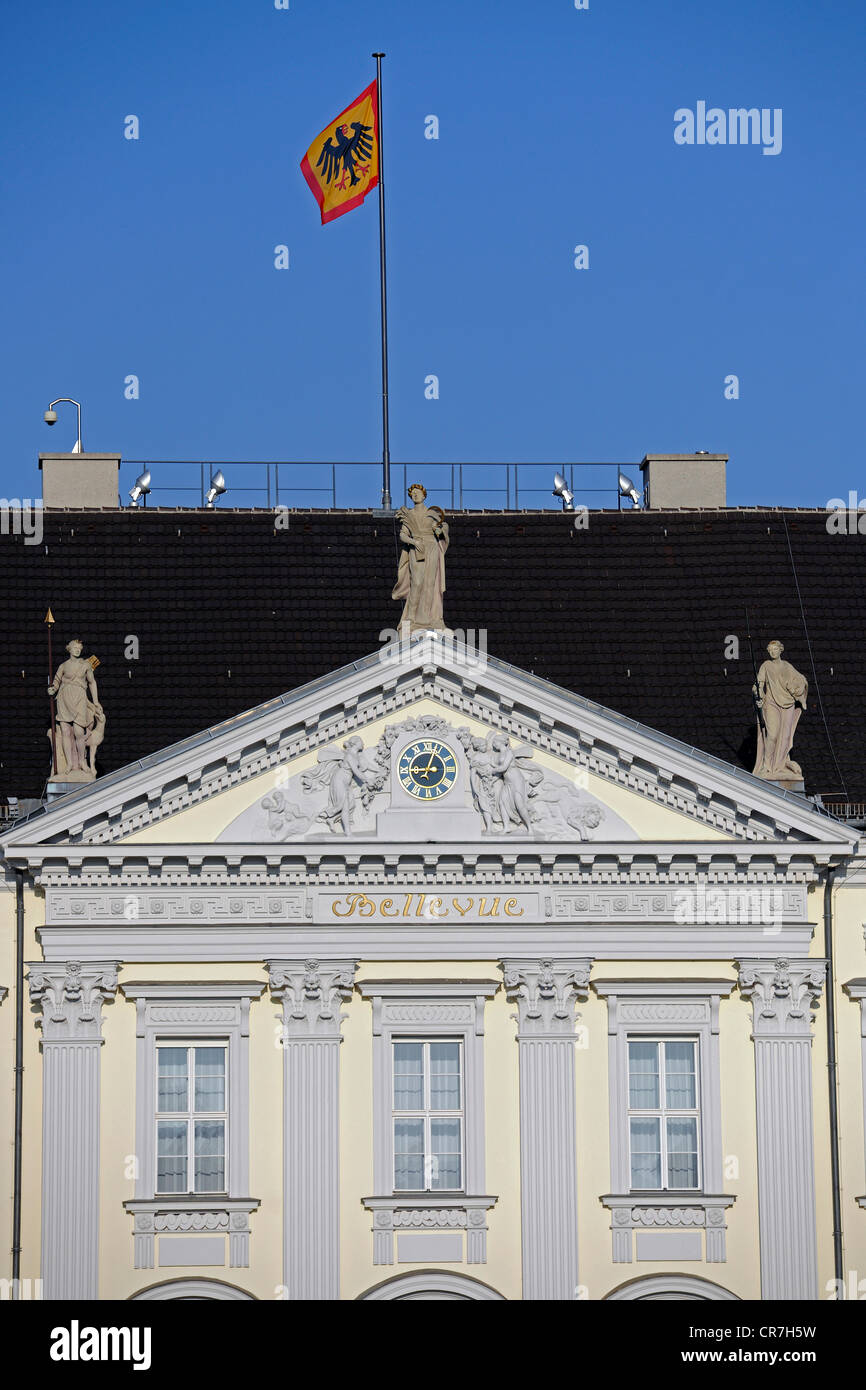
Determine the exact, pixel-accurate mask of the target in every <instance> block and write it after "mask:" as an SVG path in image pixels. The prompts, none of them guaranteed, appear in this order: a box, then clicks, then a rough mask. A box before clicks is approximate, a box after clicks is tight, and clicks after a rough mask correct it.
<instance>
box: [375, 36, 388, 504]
mask: <svg viewBox="0 0 866 1390" xmlns="http://www.w3.org/2000/svg"><path fill="white" fill-rule="evenodd" d="M372 56H373V57H374V58H375V59H376V120H377V124H378V128H379V284H380V286H381V294H382V510H383V511H386V512H389V511H391V446H390V439H389V429H388V294H387V289H386V275H385V166H384V161H383V158H382V144H383V141H382V59H383V58H384V57H385V54H384V53H374V54H373V55H372Z"/></svg>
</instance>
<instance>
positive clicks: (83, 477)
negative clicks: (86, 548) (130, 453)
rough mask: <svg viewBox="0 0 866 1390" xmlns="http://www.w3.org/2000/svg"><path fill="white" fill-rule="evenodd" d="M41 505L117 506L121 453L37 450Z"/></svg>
mask: <svg viewBox="0 0 866 1390" xmlns="http://www.w3.org/2000/svg"><path fill="white" fill-rule="evenodd" d="M39 467H40V469H41V470H42V505H43V507H114V508H117V507H119V506H120V498H119V496H118V491H117V475H118V473H119V471H120V454H40V455H39Z"/></svg>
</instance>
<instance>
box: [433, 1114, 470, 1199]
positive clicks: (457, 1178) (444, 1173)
mask: <svg viewBox="0 0 866 1390" xmlns="http://www.w3.org/2000/svg"><path fill="white" fill-rule="evenodd" d="M430 1146H431V1149H432V1153H431V1155H430V1187H431V1188H432V1189H433V1191H434V1192H435V1191H436V1189H437V1188H443V1187H445V1188H456V1187H461V1186H462V1169H463V1165H462V1163H461V1154H460V1121H459V1120H431V1121H430Z"/></svg>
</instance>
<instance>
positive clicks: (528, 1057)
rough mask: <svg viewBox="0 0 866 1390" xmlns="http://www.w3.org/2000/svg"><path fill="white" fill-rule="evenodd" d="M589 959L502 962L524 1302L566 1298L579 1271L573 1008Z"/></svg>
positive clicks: (582, 989)
mask: <svg viewBox="0 0 866 1390" xmlns="http://www.w3.org/2000/svg"><path fill="white" fill-rule="evenodd" d="M591 965H592V962H591V961H589V960H537V961H529V960H504V961H503V962H502V969H503V972H504V976H505V988H506V992H507V995H508V998H509V999H510V1000H511V1001H512V1002H513V1003H516V1004H517V1009H518V1012H517V1014H516V1015H515V1017H516V1018H517V1021H518V1034H517V1044H518V1051H519V1059H520V1203H521V1230H522V1249H523V1297H524V1299H572V1298H574V1296H575V1288H576V1286H577V1283H578V1269H577V1136H576V1119H575V1081H574V1043H575V1024H576V1015H575V1011H574V1006H575V1002H576V1001H577V999H578V998H582V999H585V998H586V994H587V990H588V987H589V972H590V968H591Z"/></svg>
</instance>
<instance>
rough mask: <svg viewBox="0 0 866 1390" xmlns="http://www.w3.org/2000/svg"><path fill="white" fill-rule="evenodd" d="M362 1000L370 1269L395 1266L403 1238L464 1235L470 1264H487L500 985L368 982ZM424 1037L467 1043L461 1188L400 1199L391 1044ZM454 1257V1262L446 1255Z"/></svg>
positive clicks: (494, 982) (363, 985)
mask: <svg viewBox="0 0 866 1390" xmlns="http://www.w3.org/2000/svg"><path fill="white" fill-rule="evenodd" d="M359 988H360V991H361V994H362V995H363V996H364V998H365V999H369V1000H370V1001H371V1002H372V1005H373V1195H372V1196H370V1197H364V1198H362V1201H363V1203H364V1206H365V1207H366V1208H367V1210H368V1211H369V1212H370V1213H371V1214H372V1218H373V1264H374V1265H390V1264H393V1263H394V1245H395V1236H396V1244H397V1247H398V1258H399V1249H400V1243H401V1240H402V1239H404V1237H403V1236H401V1234H400V1232H401V1231H404V1232H407V1233H408V1232H410V1231H414V1230H416V1228H417V1225H418V1222H419V1221H420V1222H422V1223H423V1227H424V1229H425V1230H430V1231H449V1232H452V1233H454V1232H460V1233H461V1235H462V1232H463V1231H464V1230H465V1232H466V1238H465V1245H464V1247H463V1248H464V1256H463V1258H465V1260H466V1263H467V1264H486V1262H487V1212H488V1211H489V1210H490V1208H491V1207H492V1206H494V1204H495V1203H496V1200H497V1199H496V1197H492V1196H489V1195H488V1194H487V1193H486V1192H485V1172H486V1167H485V1152H484V1149H485V1145H484V1125H485V1112H484V1006H485V1004H486V1003H487V1000H488V999H491V998H492V997H493V995H494V994H496V992H497V990H498V989H500V988H501V982H500V981H499V980H366V981H364V982H363V983H361V984H360V985H359ZM419 1037H420V1038H421V1039H422V1040H423V1041H425V1042H427V1041H430V1042H437V1041H439V1040H440V1039H441V1040H451V1041H454V1040H457V1041H461V1042H462V1044H463V1049H462V1051H463V1078H462V1080H463V1184H464V1185H463V1188H462V1189H461V1190H460V1191H455V1190H454V1189H449V1188H439V1189H437V1190H436V1191H435V1192H434V1191H426V1192H421V1191H417V1190H413V1191H411V1192H409V1191H407V1192H399V1191H395V1189H394V1121H393V1115H394V1110H393V1097H394V1075H393V1057H394V1051H393V1046H392V1042H393V1041H399V1042H402V1041H403V1040H408V1041H411V1040H412V1039H417V1038H419ZM449 1258H454V1257H453V1256H449Z"/></svg>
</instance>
